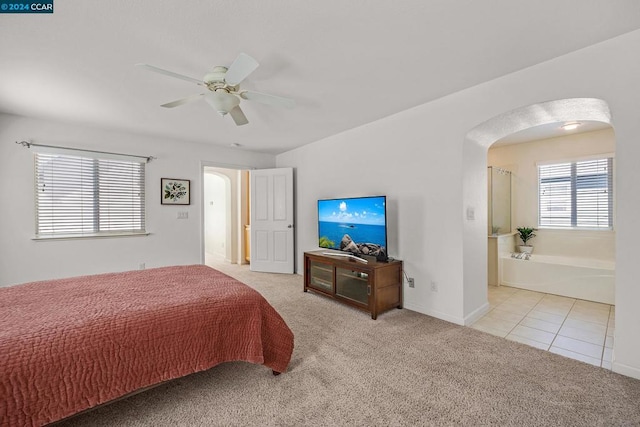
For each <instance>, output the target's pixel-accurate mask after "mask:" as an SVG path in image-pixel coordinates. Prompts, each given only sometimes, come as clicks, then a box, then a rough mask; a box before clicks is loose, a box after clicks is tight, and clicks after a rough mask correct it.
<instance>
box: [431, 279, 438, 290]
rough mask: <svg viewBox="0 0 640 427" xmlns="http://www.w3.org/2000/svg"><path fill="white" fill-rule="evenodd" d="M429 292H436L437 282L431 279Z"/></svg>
mask: <svg viewBox="0 0 640 427" xmlns="http://www.w3.org/2000/svg"><path fill="white" fill-rule="evenodd" d="M431 292H438V284H437V283H436V282H435V281H434V280H432V281H431Z"/></svg>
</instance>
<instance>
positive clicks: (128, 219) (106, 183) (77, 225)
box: [35, 153, 145, 239]
mask: <svg viewBox="0 0 640 427" xmlns="http://www.w3.org/2000/svg"><path fill="white" fill-rule="evenodd" d="M35 190H36V238H38V239H43V238H70V237H96V236H113V235H123V234H124V235H131V234H145V164H144V162H143V161H130V160H121V159H116V160H114V159H103V158H95V157H91V156H89V155H87V156H69V155H60V154H57V153H54V154H48V153H36V155H35Z"/></svg>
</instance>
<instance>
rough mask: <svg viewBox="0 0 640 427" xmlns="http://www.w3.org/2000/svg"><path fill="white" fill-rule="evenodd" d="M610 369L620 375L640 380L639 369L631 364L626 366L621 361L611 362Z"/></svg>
mask: <svg viewBox="0 0 640 427" xmlns="http://www.w3.org/2000/svg"><path fill="white" fill-rule="evenodd" d="M611 370H612V371H613V372H615V373H618V374H620V375H625V376H627V377H631V378H635V379H637V380H640V369H639V368H635V367H633V366H628V365H625V364H623V363H619V362H613V363H612V364H611Z"/></svg>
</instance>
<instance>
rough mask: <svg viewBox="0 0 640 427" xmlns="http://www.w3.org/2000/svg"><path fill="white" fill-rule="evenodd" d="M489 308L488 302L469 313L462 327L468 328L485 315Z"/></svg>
mask: <svg viewBox="0 0 640 427" xmlns="http://www.w3.org/2000/svg"><path fill="white" fill-rule="evenodd" d="M490 308H491V307H490V306H489V303H488V302H485V303H484V304H483V305H482V306H480V307H479V308H477V309H476V310H474V311H473V312H471V314H469V315H468V316H467V317H465V318H464V325H465V326H469V325H472V324H473V323H475V321H476V320H478V319H479V318H481V317H482V316H484V315H485V314H487V313H488V312H489V310H490Z"/></svg>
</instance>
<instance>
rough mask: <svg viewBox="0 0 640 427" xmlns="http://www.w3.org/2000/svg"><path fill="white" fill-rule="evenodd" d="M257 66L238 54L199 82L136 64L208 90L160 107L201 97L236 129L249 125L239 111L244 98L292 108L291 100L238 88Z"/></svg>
mask: <svg viewBox="0 0 640 427" xmlns="http://www.w3.org/2000/svg"><path fill="white" fill-rule="evenodd" d="M258 65H259V64H258V61H256V60H255V59H253V58H252V57H250V56H249V55H247V54H246V53H241V54H240V55H238V57H237V58H236V59H235V60H234V61H233V64H231V66H229V67H228V68H227V67H223V66H216V67H213V69H212V70H211V71H210V72H209V73H207V74H205V76H204V77H203V78H202V80H198V79H194V78H193V77H189V76H185V75H182V74H178V73H174V72H173V71H168V70H164V69H162V68H158V67H155V66H153V65H149V64H136V66H138V67H142V68H146V69H147V70H150V71H154V72H156V73H160V74H164V75H165V76H169V77H174V78H177V79H181V80H186V81H188V82H191V83H195V84H197V85H199V86H205V87H206V88H207V89H208V90H209V91H208V92H204V93H200V94H196V95H191V96H188V97H186V98H182V99H178V100H177V101H173V102H168V103H166V104H162V105H161V106H162V107H165V108H174V107H179V106H180V105H184V104H188V103H190V102H194V101H198V100H199V99H202V98H204V100H205V101H206V102H207V103H208V104H209V105H211V106H212V107H213V108H214V109H215V110H216V111H217V112H218V113H220V115H221V116H225V115H227V114H229V115H230V116H231V118H232V119H233V121H234V122H235V123H236V125H238V126H241V125H246V124H247V123H249V121H248V120H247V117H246V116H245V115H244V112H243V111H242V110H241V109H240V101H241V100H243V99H244V100H247V101H256V102H260V103H262V104H267V105H275V106H278V107H285V108H293V107H295V102H294V100H293V99H289V98H282V97H280V96H275V95H268V94H266V93H260V92H254V91H250V90H241V89H240V83H241V82H242V81H243V80H244V79H246V78H247V76H249V74H251V73H252V72H253V71H254V70H255V69H256V68H258Z"/></svg>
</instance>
